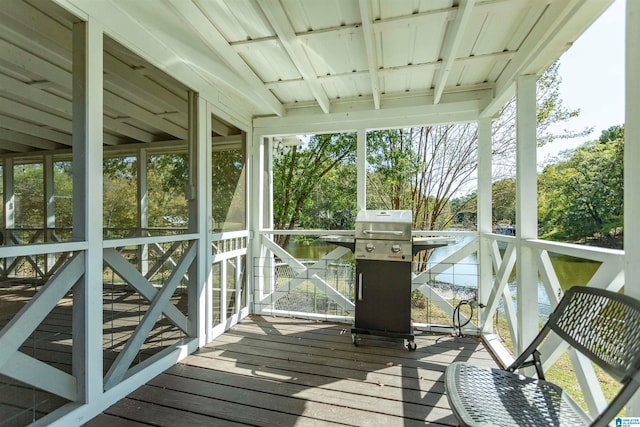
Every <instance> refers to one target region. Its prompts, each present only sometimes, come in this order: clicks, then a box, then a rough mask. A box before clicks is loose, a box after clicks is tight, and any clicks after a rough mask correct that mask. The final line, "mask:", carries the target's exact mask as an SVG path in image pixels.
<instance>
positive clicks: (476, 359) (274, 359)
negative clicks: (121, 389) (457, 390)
mask: <svg viewBox="0 0 640 427" xmlns="http://www.w3.org/2000/svg"><path fill="white" fill-rule="evenodd" d="M348 327H349V325H345V324H335V323H329V322H314V321H308V320H304V319H294V318H284V317H282V318H280V317H278V318H274V317H261V316H249V317H247V318H245V319H243V320H242V321H241V322H240V323H238V324H237V325H235V326H234V327H232V328H231V330H229V331H228V332H226V333H224V334H223V335H221V336H220V337H218V338H217V339H216V340H214V341H213V342H212V343H210V344H208V345H206V346H205V347H203V348H201V349H199V350H198V351H196V352H195V353H193V354H192V355H190V356H188V357H187V358H186V359H184V360H183V361H181V362H180V363H179V364H178V365H176V366H175V367H173V368H170V369H169V370H167V371H165V372H164V373H162V374H160V376H158V377H156V378H155V379H153V380H151V381H150V382H148V383H147V384H146V385H144V386H142V387H141V388H139V389H138V390H136V391H134V392H133V393H131V394H130V395H129V396H127V397H126V398H125V399H123V400H120V401H119V402H117V403H116V404H114V405H113V406H111V407H110V408H108V409H107V410H106V411H105V412H104V414H102V415H100V416H98V417H96V418H94V419H93V420H91V421H89V422H88V423H87V424H86V425H87V426H101V425H114V424H116V425H119V426H120V425H122V426H127V425H132V426H133V425H137V424H136V422H139V423H146V424H151V425H178V424H180V425H183V424H186V423H193V424H199V425H218V424H227V423H228V424H234V425H235V424H237V425H256V424H258V425H281V426H285V425H351V426H352V425H372V426H373V425H380V426H383V425H424V424H425V423H428V424H434V425H457V424H456V420H455V418H454V417H453V415H452V413H451V410H450V409H449V407H448V402H447V399H446V396H444V385H443V376H444V369H445V368H446V366H448V365H449V364H450V363H452V362H454V361H472V362H473V363H477V364H480V365H486V366H495V362H494V360H493V358H492V357H491V355H490V354H489V352H488V351H487V350H486V349H485V348H484V347H483V345H482V343H481V342H480V340H479V339H477V338H476V337H465V338H453V337H450V336H446V335H434V334H424V335H419V336H418V337H417V338H416V342H417V345H418V350H416V351H415V352H408V351H407V350H406V349H405V348H404V347H403V346H402V343H398V341H397V340H390V339H388V338H377V337H374V336H371V337H370V338H367V339H366V340H363V344H362V346H360V347H356V348H354V347H353V345H352V344H351V337H350V334H349V331H348Z"/></svg>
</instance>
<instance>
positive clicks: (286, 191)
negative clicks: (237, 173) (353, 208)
mask: <svg viewBox="0 0 640 427" xmlns="http://www.w3.org/2000/svg"><path fill="white" fill-rule="evenodd" d="M275 148H276V149H275V152H276V155H275V156H274V159H273V171H274V182H273V191H274V195H277V196H274V200H273V210H274V215H273V217H274V228H276V229H280V230H292V229H293V228H294V227H295V226H296V225H297V224H298V223H299V222H300V221H301V220H302V219H304V218H305V216H306V214H304V213H303V212H304V211H305V210H307V211H308V210H309V208H310V206H309V204H310V203H313V198H312V197H311V196H312V195H313V194H314V191H315V190H317V189H320V188H322V189H324V190H325V191H326V190H327V189H328V188H330V186H327V185H326V182H325V181H324V179H325V177H326V176H327V174H329V172H331V171H332V170H333V169H334V168H336V167H338V166H340V165H346V164H349V163H352V164H353V162H355V154H356V135H355V134H351V133H341V134H323V135H313V136H311V137H310V138H309V141H308V143H307V144H306V145H304V146H297V145H294V146H291V147H275ZM349 190H350V189H348V188H344V187H341V188H339V192H341V193H344V192H345V191H349ZM351 194H352V195H353V198H354V199H355V187H354V188H353V189H351ZM333 196H334V195H333V194H325V195H323V198H325V199H330V198H332V197H333ZM288 241H289V236H279V237H278V239H277V243H278V244H280V245H286V244H287V243H288Z"/></svg>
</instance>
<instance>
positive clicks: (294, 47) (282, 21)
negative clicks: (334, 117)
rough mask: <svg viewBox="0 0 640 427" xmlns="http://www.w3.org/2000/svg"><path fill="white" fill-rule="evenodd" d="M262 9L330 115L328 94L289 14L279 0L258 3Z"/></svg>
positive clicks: (317, 98)
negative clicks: (294, 28) (292, 24)
mask: <svg viewBox="0 0 640 427" xmlns="http://www.w3.org/2000/svg"><path fill="white" fill-rule="evenodd" d="M258 4H259V5H260V8H261V9H262V11H263V12H264V14H265V16H266V18H267V20H268V21H269V23H270V24H271V27H272V28H273V30H274V31H275V33H276V34H277V35H278V39H279V40H280V43H282V47H283V48H284V49H285V50H286V52H287V54H288V55H289V58H290V59H291V61H292V62H293V64H294V65H295V67H296V68H297V70H298V72H299V73H300V75H301V76H302V78H303V79H304V81H305V82H306V84H307V85H308V86H309V89H310V90H311V93H312V94H313V96H314V98H315V99H316V102H318V104H319V105H320V108H322V111H324V112H325V113H329V110H330V103H329V98H328V97H327V94H326V93H325V91H324V88H323V87H322V84H321V83H320V80H319V79H318V76H317V75H316V72H315V70H314V69H313V65H312V64H311V61H310V60H309V57H308V56H307V53H306V52H305V50H304V48H303V47H302V43H301V42H300V40H298V38H297V36H296V33H295V31H293V27H292V26H291V23H290V22H289V18H287V14H286V12H285V11H284V9H283V8H282V5H281V4H280V1H279V0H264V1H260V2H258Z"/></svg>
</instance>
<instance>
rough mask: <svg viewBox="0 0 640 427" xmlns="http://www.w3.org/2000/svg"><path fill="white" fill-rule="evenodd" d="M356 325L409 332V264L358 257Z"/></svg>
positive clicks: (370, 328)
mask: <svg viewBox="0 0 640 427" xmlns="http://www.w3.org/2000/svg"><path fill="white" fill-rule="evenodd" d="M355 298H356V316H355V327H356V328H359V329H369V330H371V331H384V332H394V333H402V334H407V333H411V263H410V262H389V261H370V260H358V261H357V263H356V295H355Z"/></svg>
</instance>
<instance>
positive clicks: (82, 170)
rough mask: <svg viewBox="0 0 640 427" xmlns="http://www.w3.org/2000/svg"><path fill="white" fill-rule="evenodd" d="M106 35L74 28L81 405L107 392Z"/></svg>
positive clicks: (95, 27)
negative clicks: (83, 245)
mask: <svg viewBox="0 0 640 427" xmlns="http://www.w3.org/2000/svg"><path fill="white" fill-rule="evenodd" d="M102 42H103V33H102V28H101V27H100V26H99V24H97V23H96V22H94V21H89V22H78V23H76V24H74V25H73V154H72V158H73V232H72V235H73V240H75V241H86V242H87V245H88V247H87V251H86V252H85V257H84V275H83V276H82V279H81V280H80V281H79V282H78V283H77V284H76V285H75V286H74V287H73V375H74V376H75V377H76V380H77V382H78V399H79V400H80V401H82V402H92V401H93V400H97V399H99V398H100V397H101V395H102V391H103V387H102V360H103V354H102V212H103V207H102V204H103V203H102V192H103V191H102V181H103V180H102V168H103V165H102V158H103V153H102V138H103V128H104V126H103V121H102V116H103V99H102V94H103V86H102V82H103V66H102V58H103V44H102Z"/></svg>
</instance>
